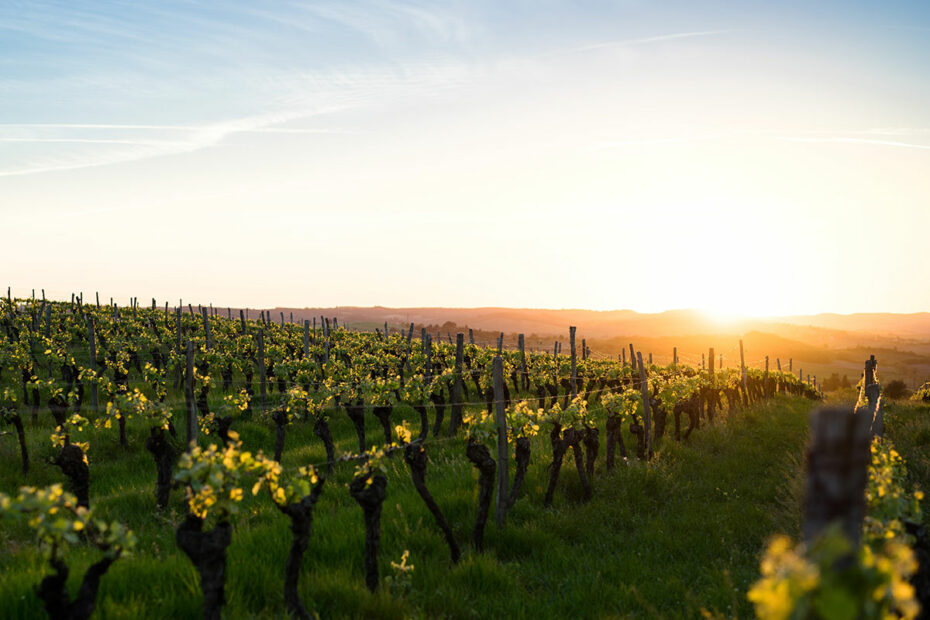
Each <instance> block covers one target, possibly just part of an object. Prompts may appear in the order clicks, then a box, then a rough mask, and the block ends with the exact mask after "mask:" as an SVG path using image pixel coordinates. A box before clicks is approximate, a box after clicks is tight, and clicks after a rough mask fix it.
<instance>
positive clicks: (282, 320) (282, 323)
mask: <svg viewBox="0 0 930 620" xmlns="http://www.w3.org/2000/svg"><path fill="white" fill-rule="evenodd" d="M281 327H284V311H283V310H282V311H281Z"/></svg>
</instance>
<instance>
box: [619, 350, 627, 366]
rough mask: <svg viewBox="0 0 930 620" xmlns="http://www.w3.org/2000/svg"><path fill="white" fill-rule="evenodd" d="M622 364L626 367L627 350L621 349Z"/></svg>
mask: <svg viewBox="0 0 930 620" xmlns="http://www.w3.org/2000/svg"><path fill="white" fill-rule="evenodd" d="M620 358H621V359H620V363H622V364H623V365H624V366H626V349H620Z"/></svg>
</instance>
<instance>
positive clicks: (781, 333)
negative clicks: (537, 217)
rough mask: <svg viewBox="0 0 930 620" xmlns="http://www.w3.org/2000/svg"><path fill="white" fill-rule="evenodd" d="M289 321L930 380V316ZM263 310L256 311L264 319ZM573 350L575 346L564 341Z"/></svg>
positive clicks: (382, 311)
mask: <svg viewBox="0 0 930 620" xmlns="http://www.w3.org/2000/svg"><path fill="white" fill-rule="evenodd" d="M270 312H271V316H272V317H274V318H275V319H278V320H280V314H281V313H282V312H283V313H284V316H285V319H288V320H289V319H290V316H291V314H293V317H294V320H295V321H303V320H305V319H309V320H313V319H314V318H316V319H317V320H319V317H320V316H326V317H330V318H332V317H336V318H337V319H338V320H339V322H340V324H343V325H347V326H349V327H354V328H358V329H366V330H373V329H375V328H381V329H383V327H382V326H383V325H384V323H385V322H387V323H388V325H389V328H390V329H391V330H392V331H396V330H401V329H402V330H406V329H407V328H408V327H409V325H410V323H413V324H414V325H415V332H414V333H415V335H417V336H419V334H420V330H421V329H423V328H427V329H428V330H429V331H430V333H431V334H432V335H433V336H434V337H435V336H436V335H437V332H438V334H439V335H440V336H441V337H442V338H443V340H447V339H448V338H450V337H452V338H454V337H455V333H456V332H458V331H463V332H465V333H466V334H467V333H468V330H469V329H472V330H474V332H475V338H476V342H479V343H481V344H492V343H494V342H496V338H497V335H498V334H499V333H501V332H503V333H504V334H505V345H506V346H508V347H512V346H515V343H516V339H517V338H516V336H517V334H518V333H523V334H525V335H526V342H527V347H529V348H531V349H536V350H546V351H551V350H552V347H553V342H554V341H555V340H562V341H563V342H564V341H565V340H566V339H567V337H568V327H569V326H570V325H575V326H577V328H578V331H577V334H578V341H579V345H580V341H581V339H582V338H583V339H585V340H586V342H587V345H588V346H589V347H590V348H591V350H592V355H593V356H595V357H607V356H610V357H616V356H617V355H618V354H620V353H621V352H622V351H623V350H624V349H626V348H627V347H628V345H629V343H631V342H632V343H634V347H635V348H636V349H637V350H640V351H643V352H644V353H646V354H647V355H648V353H652V354H653V355H654V358H655V360H656V361H657V362H663V363H665V362H668V361H670V360H671V356H672V348H673V347H677V348H678V352H679V356H680V358H681V359H683V360H685V361H688V362H691V363H696V364H700V362H701V356H702V354H703V355H704V356H705V358H706V355H707V352H708V349H709V348H710V347H714V348H715V357H718V363H719V356H720V355H723V356H724V360H723V361H724V364H725V365H726V366H728V367H732V366H736V365H738V364H739V340H740V339H741V338H742V340H743V344H744V349H745V354H746V358H747V359H746V361H747V364H756V365H758V366H761V365H762V364H764V358H765V356H766V355H768V356H769V358H770V366H771V367H772V368H774V367H775V365H776V360H780V361H782V362H783V366H784V367H787V361H788V360H789V359H790V360H792V369H793V370H794V371H795V372H797V371H798V369H799V368H800V369H802V370H803V371H804V374H805V375H806V374H807V373H810V374H812V375H817V376H819V377H824V376H828V375H829V374H832V373H838V374H840V375H843V374H846V375H849V379H850V380H851V381H853V382H855V381H856V380H857V379H858V377H859V373H860V372H861V368H862V365H863V362H864V360H865V358H866V357H868V355H870V354H872V353H874V354H875V355H876V356H877V357H878V359H879V364H880V373H884V374H883V375H882V376H883V378H885V379H886V380H887V379H890V378H902V379H904V380H905V381H906V382H907V383H908V384H909V385H912V384H916V383H922V382H923V381H924V380H926V379H930V313H916V314H891V313H861V314H850V315H842V314H818V315H809V316H786V317H772V318H764V319H762V318H759V319H756V318H745V319H738V320H733V321H720V320H715V319H714V318H712V317H710V316H709V315H707V314H705V313H702V312H699V311H696V310H670V311H667V312H659V313H655V314H645V313H639V312H634V311H633V310H610V311H596V310H583V309H562V310H545V309H532V308H429V307H424V308H386V307H381V306H375V307H368V308H363V307H353V306H338V307H331V308H273V309H271V310H270ZM257 314H258V311H257V310H251V316H253V317H255V316H256V315H257ZM563 353H567V343H566V344H563Z"/></svg>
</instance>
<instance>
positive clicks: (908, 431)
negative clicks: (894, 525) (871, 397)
mask: <svg viewBox="0 0 930 620" xmlns="http://www.w3.org/2000/svg"><path fill="white" fill-rule="evenodd" d="M885 436H886V437H888V438H889V439H891V440H892V441H893V442H894V445H895V448H897V450H898V452H900V453H901V456H903V457H904V460H905V462H906V463H907V475H908V477H909V478H910V480H911V482H913V483H914V484H916V485H917V486H918V487H920V488H921V489H923V490H924V491H925V492H927V491H930V405H927V404H914V403H908V402H890V403H887V404H886V405H885ZM922 508H923V520H924V524H925V525H928V526H930V508H928V507H927V506H926V503H925V505H924V506H923V507H922Z"/></svg>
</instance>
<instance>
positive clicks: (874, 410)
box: [863, 355, 885, 437]
mask: <svg viewBox="0 0 930 620" xmlns="http://www.w3.org/2000/svg"><path fill="white" fill-rule="evenodd" d="M877 368H878V362H877V361H875V356H874V355H872V356H869V359H867V360H866V361H865V381H864V382H863V383H864V385H863V391H864V392H865V398H866V400H867V401H868V403H869V405H868V417H869V420H870V421H871V422H870V426H869V428H870V431H871V435H872V436H873V437H882V436H883V435H884V433H885V421H884V412H883V411H882V399H881V386H879V384H878V382H877V381H876V379H875V371H876V369H877Z"/></svg>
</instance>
